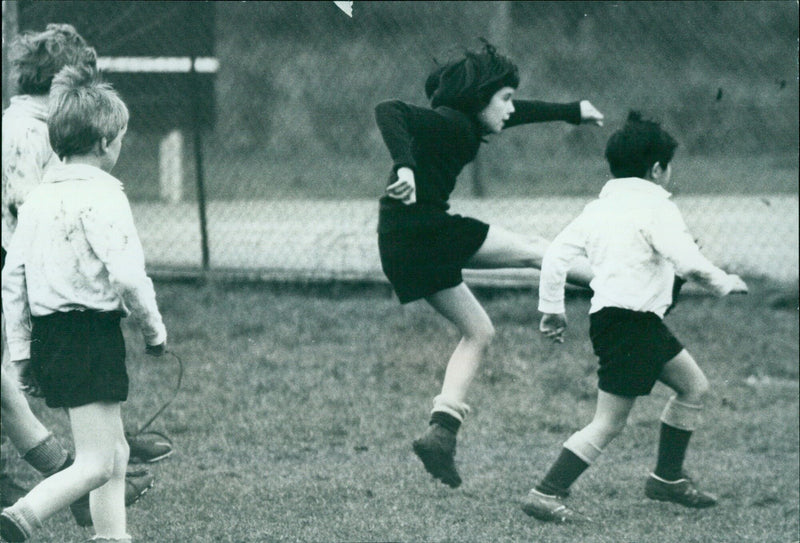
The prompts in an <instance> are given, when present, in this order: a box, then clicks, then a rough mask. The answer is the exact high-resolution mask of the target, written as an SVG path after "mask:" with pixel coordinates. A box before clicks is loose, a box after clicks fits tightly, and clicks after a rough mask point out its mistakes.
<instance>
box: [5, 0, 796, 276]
mask: <svg viewBox="0 0 800 543" xmlns="http://www.w3.org/2000/svg"><path fill="white" fill-rule="evenodd" d="M48 22H68V23H72V24H73V25H74V26H75V27H76V28H77V29H78V31H79V32H80V33H81V34H82V35H84V37H86V38H87V40H88V41H89V42H90V43H91V44H93V45H94V46H95V47H96V49H97V51H98V54H99V55H100V57H101V58H103V59H106V61H107V62H110V59H119V58H120V57H134V60H133V64H132V65H129V67H128V68H127V70H133V69H143V70H145V71H143V72H131V71H121V72H120V71H113V72H112V71H109V72H108V74H107V75H108V78H109V79H110V80H111V81H112V82H113V83H114V84H115V85H116V86H117V88H118V89H119V90H120V93H121V94H122V96H123V98H124V99H126V101H127V102H128V103H129V105H130V106H131V112H132V116H133V117H132V120H131V127H130V129H129V132H128V135H127V136H126V141H125V143H124V147H123V153H122V156H121V158H120V161H119V163H118V165H117V167H116V169H115V171H114V173H115V175H117V176H118V177H119V178H120V179H121V180H122V181H123V182H124V183H125V186H126V191H127V192H128V195H129V197H130V199H131V201H132V205H133V208H134V213H135V215H136V220H137V225H138V228H139V230H140V235H141V237H142V241H143V243H144V245H145V250H146V253H147V256H148V263H149V265H150V267H151V268H153V269H154V270H156V271H158V270H164V271H169V270H173V271H175V272H181V273H185V272H188V273H192V272H196V271H203V269H204V267H205V268H208V269H211V270H217V271H220V272H229V273H247V274H255V275H259V276H262V277H281V278H289V279H292V278H294V279H299V278H302V279H370V280H373V279H376V280H382V274H381V271H380V263H379V260H378V253H377V242H376V236H375V227H376V223H377V199H378V197H379V196H380V195H381V194H382V191H383V188H384V186H385V181H386V179H387V174H388V171H389V169H390V166H391V164H390V159H389V155H388V152H387V151H386V149H385V147H384V145H383V143H382V140H381V137H380V134H379V132H378V129H377V127H376V125H375V122H374V118H373V108H374V106H375V105H376V104H377V103H378V102H380V101H381V100H384V99H388V98H399V99H402V100H405V101H408V102H411V103H415V104H418V105H425V98H424V93H423V82H424V79H425V76H426V75H427V73H428V72H429V71H430V70H431V69H432V68H433V67H434V60H438V61H445V60H447V59H448V58H450V57H452V56H454V55H457V54H459V53H460V52H462V51H463V49H464V48H465V47H471V48H475V47H478V46H479V45H480V43H479V41H478V38H479V37H484V38H487V39H489V40H490V41H492V42H493V43H494V44H496V45H497V46H498V48H499V49H500V50H501V52H505V53H507V54H508V55H509V56H511V57H512V58H513V59H515V60H516V61H517V63H518V64H519V67H520V72H521V76H522V83H521V85H520V88H519V89H518V93H517V94H518V96H519V97H525V98H532V99H540V100H546V101H553V102H571V101H575V100H579V99H588V100H590V101H591V102H592V103H593V104H594V105H595V106H597V107H598V108H599V109H600V110H601V111H602V112H603V113H604V114H605V116H606V123H605V126H604V127H602V128H590V127H581V126H579V127H575V126H572V125H567V124H566V123H546V124H539V125H536V126H526V127H519V128H514V129H512V130H509V131H508V133H506V134H502V135H500V136H497V137H492V138H491V139H490V142H489V143H488V145H485V146H484V147H483V148H482V149H481V152H480V155H479V159H478V161H477V163H476V165H474V166H473V167H470V168H467V169H465V171H464V172H462V174H461V176H460V179H459V184H458V187H457V189H456V191H455V193H454V195H453V211H455V212H459V213H466V214H470V215H473V216H475V217H477V218H480V219H482V220H484V221H486V222H489V223H492V224H498V225H502V226H504V227H507V228H509V229H512V230H514V231H516V232H518V233H520V234H523V235H524V234H534V233H535V234H541V235H545V236H547V237H552V236H553V235H555V234H556V233H557V232H558V230H559V229H560V228H561V227H562V226H563V225H565V224H566V223H567V222H568V221H569V220H570V219H571V218H572V217H573V216H575V215H576V214H577V213H578V212H579V210H580V209H581V207H582V206H583V205H584V204H585V203H586V202H587V201H589V200H590V199H591V198H592V197H593V196H595V195H596V194H597V192H598V191H599V189H600V187H601V186H602V184H603V183H604V182H605V180H607V179H608V177H609V174H608V172H607V167H606V165H605V161H604V159H603V149H604V146H605V142H606V140H607V138H608V137H609V135H610V134H611V133H612V132H613V131H614V130H615V129H617V128H618V127H619V126H620V124H621V122H622V121H623V120H624V118H625V116H626V114H627V111H628V110H630V109H638V110H641V111H642V112H644V113H645V114H646V115H647V116H650V117H653V118H656V119H658V120H660V121H661V122H662V123H663V124H664V126H665V127H666V128H667V129H668V130H669V131H670V132H671V133H672V134H673V135H675V136H676V139H678V140H679V142H680V147H679V150H678V154H677V155H676V159H675V164H674V166H675V169H676V175H677V176H679V180H680V184H681V187H682V189H681V192H680V193H679V194H677V195H676V202H677V203H678V205H679V206H680V207H681V209H682V210H683V212H684V215H685V217H686V220H687V223H689V226H690V227H691V228H692V229H693V230H694V231H695V234H696V235H697V237H698V238H699V239H700V242H701V244H702V246H703V248H704V250H705V252H706V254H707V255H708V256H709V257H710V258H712V259H713V260H715V261H716V262H717V263H718V264H720V265H722V266H723V267H725V268H727V269H728V270H729V271H731V272H737V273H742V274H746V275H759V276H768V277H772V278H775V279H778V280H782V281H784V280H785V281H797V278H798V265H797V262H798V225H797V216H798V195H797V192H798V177H797V176H798V154H797V149H798V143H799V142H798V77H797V76H798V60H797V58H798V57H797V44H798V5H797V3H796V2H791V1H778V2H716V1H715V2H358V1H357V2H354V6H353V13H352V17H350V16H348V15H346V14H345V13H344V12H343V11H341V10H339V9H338V8H337V7H336V5H335V4H334V3H333V2H242V3H239V2H116V1H115V2H37V1H22V0H20V1H18V2H4V3H3V34H4V36H3V38H4V39H3V44H4V48H5V46H6V45H7V43H8V42H9V40H10V39H11V38H12V37H13V34H14V33H16V32H18V31H23V30H28V29H32V30H40V29H42V28H44V25H45V24H46V23H48ZM142 57H147V58H151V59H152V58H161V59H163V58H177V59H190V60H191V59H205V60H207V61H209V62H210V64H207V66H210V68H208V69H203V70H201V68H200V64H198V63H196V64H194V66H195V68H194V70H193V69H192V68H191V67H189V68H185V65H183V64H180V63H179V64H176V65H175V66H178V67H177V68H175V67H173V68H167V69H166V71H163V70H165V68H163V64H162V65H160V66H162V67H161V68H153V67H152V66H159V65H158V64H147V63H146V62H145V60H144V59H143V58H142ZM137 59H138V60H137ZM137 63H138V64H137ZM6 64H7V63H4V66H5V65H6ZM106 65H107V66H111V65H110V64H106ZM131 66H134V67H131ZM137 66H138V68H136V67H137ZM147 66H150V68H147ZM181 66H184V67H181ZM155 69H158V70H162V71H160V72H156V73H154V72H152V71H147V70H155ZM170 70H171V71H170ZM3 75H4V85H3V90H4V95H3V98H4V105H5V104H7V101H8V97H9V96H11V95H12V94H13V92H14V90H13V80H11V79H9V74H8V71H7V69H6V68H4V70H3ZM199 187H200V188H199ZM199 190H202V194H200V193H199ZM201 196H202V198H201ZM201 205H202V207H201ZM204 243H205V244H206V246H207V254H205V256H204V251H203V246H204ZM472 280H474V281H481V280H484V281H505V280H510V281H523V282H525V281H527V280H528V276H527V275H524V274H522V275H519V274H503V273H502V272H500V273H494V274H492V273H489V274H484V273H479V274H475V275H474V276H472Z"/></svg>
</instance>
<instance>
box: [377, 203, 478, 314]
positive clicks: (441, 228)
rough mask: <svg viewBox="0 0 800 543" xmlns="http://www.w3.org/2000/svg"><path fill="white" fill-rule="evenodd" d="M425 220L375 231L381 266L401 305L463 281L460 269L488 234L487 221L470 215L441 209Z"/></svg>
mask: <svg viewBox="0 0 800 543" xmlns="http://www.w3.org/2000/svg"><path fill="white" fill-rule="evenodd" d="M426 219H427V220H426V221H424V223H416V224H413V225H409V227H408V228H404V229H398V230H392V231H389V232H379V233H378V248H379V250H380V255H381V267H382V268H383V272H384V273H385V274H386V277H387V278H388V279H389V282H390V283H391V284H392V287H393V288H394V291H395V293H396V294H397V297H398V298H399V300H400V303H403V304H406V303H409V302H413V301H414V300H419V299H421V298H425V297H426V296H430V295H431V294H435V293H436V292H439V291H440V290H444V289H447V288H452V287H455V286H457V285H459V284H460V283H461V282H463V280H464V278H463V277H462V275H461V270H463V269H464V266H465V265H466V263H467V262H468V261H469V259H470V258H472V256H473V255H474V254H475V253H476V252H477V251H478V249H480V248H481V245H483V242H484V241H485V240H486V235H487V234H488V233H489V225H488V224H486V223H484V222H481V221H479V220H477V219H472V218H469V217H462V216H460V215H449V214H447V213H444V212H442V213H438V214H436V215H431V216H429V217H426Z"/></svg>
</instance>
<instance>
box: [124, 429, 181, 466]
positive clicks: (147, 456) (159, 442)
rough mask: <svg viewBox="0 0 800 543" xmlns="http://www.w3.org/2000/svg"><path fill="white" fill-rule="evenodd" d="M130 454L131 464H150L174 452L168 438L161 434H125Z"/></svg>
mask: <svg viewBox="0 0 800 543" xmlns="http://www.w3.org/2000/svg"><path fill="white" fill-rule="evenodd" d="M125 439H127V441H128V446H129V447H130V450H131V454H130V459H129V462H130V463H131V464H151V463H153V462H158V461H159V460H163V459H165V458H167V457H168V456H170V455H171V454H172V453H173V452H174V450H173V448H172V443H170V441H169V438H167V437H166V436H164V435H162V434H157V433H152V434H149V433H148V434H146V435H145V434H138V435H132V434H125Z"/></svg>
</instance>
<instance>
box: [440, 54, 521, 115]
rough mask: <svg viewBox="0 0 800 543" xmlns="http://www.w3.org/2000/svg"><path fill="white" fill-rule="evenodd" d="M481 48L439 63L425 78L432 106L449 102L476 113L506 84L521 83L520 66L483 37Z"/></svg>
mask: <svg viewBox="0 0 800 543" xmlns="http://www.w3.org/2000/svg"><path fill="white" fill-rule="evenodd" d="M481 41H482V42H483V44H484V47H483V50H482V51H478V52H475V51H470V50H466V51H465V52H464V58H462V59H459V60H456V61H451V62H448V63H446V64H444V65H441V66H437V67H436V69H434V70H433V71H432V72H431V73H430V74H429V75H428V77H427V79H426V80H425V95H426V96H427V97H428V99H429V100H430V101H431V107H433V108H436V107H439V106H447V107H451V108H453V109H457V110H459V111H462V112H464V113H467V114H470V115H474V114H477V113H478V112H480V111H481V110H482V109H483V108H484V107H486V105H487V104H488V103H489V101H490V100H491V99H492V96H494V93H496V92H497V91H498V90H500V89H502V88H503V87H512V88H515V89H516V88H517V87H518V86H519V70H518V68H517V65H516V64H514V63H513V62H512V61H511V60H510V59H509V58H508V57H506V56H504V55H501V54H499V53H498V52H497V49H495V47H494V46H493V45H492V44H490V43H489V42H487V41H486V40H483V39H481Z"/></svg>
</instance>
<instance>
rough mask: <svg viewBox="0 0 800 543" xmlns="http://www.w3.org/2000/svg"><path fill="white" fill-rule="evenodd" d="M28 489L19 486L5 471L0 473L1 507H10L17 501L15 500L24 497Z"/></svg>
mask: <svg viewBox="0 0 800 543" xmlns="http://www.w3.org/2000/svg"><path fill="white" fill-rule="evenodd" d="M27 493H28V491H27V490H26V489H25V488H23V487H21V486H20V485H19V484H17V482H16V481H15V480H14V479H12V478H11V476H10V475H8V474H7V473H0V501H2V506H3V507H10V506H12V505H14V504H15V503H17V500H18V499H20V498H22V497H24V496H25V494H27Z"/></svg>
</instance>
